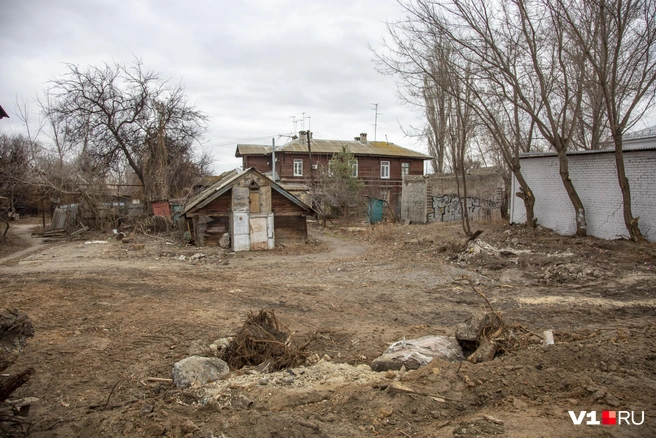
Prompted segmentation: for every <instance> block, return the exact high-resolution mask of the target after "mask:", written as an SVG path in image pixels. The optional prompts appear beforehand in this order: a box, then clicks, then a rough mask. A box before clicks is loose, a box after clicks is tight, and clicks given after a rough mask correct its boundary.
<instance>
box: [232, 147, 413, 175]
mask: <svg viewBox="0 0 656 438" xmlns="http://www.w3.org/2000/svg"><path fill="white" fill-rule="evenodd" d="M355 158H356V159H357V160H358V177H360V178H361V179H363V180H365V182H366V181H370V180H382V181H386V180H395V181H399V182H400V181H401V178H402V175H401V168H402V166H401V163H410V169H409V175H423V174H424V160H423V159H419V158H401V157H378V156H368V155H367V156H359V155H355ZM295 159H301V160H303V176H294V160H295ZM312 159H313V161H314V163H315V164H318V169H317V170H315V176H316V177H319V175H320V174H321V171H322V169H326V170H327V169H328V163H329V162H330V160H331V159H332V155H326V154H313V155H312ZM270 160H271V156H270V155H269V156H261V155H254V156H245V157H244V159H243V165H244V168H248V167H255V168H256V169H257V170H259V171H260V172H268V171H270V170H271V163H270ZM276 160H277V163H278V164H277V166H276V170H277V171H278V175H279V177H280V178H281V179H282V180H284V181H305V180H306V179H308V178H309V177H310V156H309V154H304V153H296V154H290V153H279V154H276ZM381 161H389V162H390V178H386V179H382V178H381V177H380V163H381Z"/></svg>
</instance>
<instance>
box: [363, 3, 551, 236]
mask: <svg viewBox="0 0 656 438" xmlns="http://www.w3.org/2000/svg"><path fill="white" fill-rule="evenodd" d="M403 6H404V7H405V9H406V12H407V17H406V18H405V19H404V20H403V21H399V22H396V23H393V24H388V33H389V39H390V42H389V43H388V42H387V41H385V42H384V49H383V50H380V51H378V52H376V55H377V58H378V61H379V63H380V65H381V66H382V68H381V70H382V71H384V72H387V73H392V74H395V75H397V78H398V79H399V82H400V84H401V88H403V89H405V90H406V91H407V93H409V94H410V95H412V94H413V93H415V94H417V91H416V90H421V91H422V95H423V97H424V100H425V106H426V115H427V119H428V125H429V129H428V130H427V132H428V133H429V134H431V135H430V136H427V137H428V140H429V145H430V146H431V148H430V150H431V155H433V156H434V162H436V163H437V166H438V167H437V168H438V169H440V167H439V166H440V162H441V159H443V157H444V156H443V155H442V154H443V153H444V151H449V149H452V148H453V147H454V146H455V145H454V144H453V143H451V145H450V146H448V147H447V146H446V143H447V142H446V140H447V138H451V140H454V139H456V140H457V139H458V136H457V135H456V136H448V135H447V132H448V129H449V126H451V127H455V126H456V125H454V124H450V123H449V120H452V119H451V117H452V115H451V113H450V111H451V110H452V109H455V108H457V106H456V107H453V106H452V103H453V100H454V99H456V101H457V102H458V103H459V104H464V105H465V106H468V107H470V108H471V111H473V113H474V114H475V115H476V118H477V119H479V121H478V122H477V123H483V125H484V126H485V127H486V128H487V130H488V132H489V133H490V135H491V136H492V138H493V140H494V141H495V142H496V143H497V145H498V147H499V149H500V151H501V156H502V157H503V159H504V160H505V162H506V163H507V165H508V167H509V168H510V169H511V171H512V172H513V173H514V174H515V176H516V177H517V180H518V181H519V184H520V187H521V191H520V192H519V195H520V196H521V197H522V198H523V199H524V202H525V205H526V208H527V219H528V220H527V224H528V226H529V227H534V226H535V223H536V221H535V219H534V215H533V205H534V203H535V198H534V196H533V193H532V191H531V190H530V188H529V187H528V184H527V183H526V180H525V178H524V177H523V175H522V174H521V170H520V169H521V168H520V165H519V154H520V152H528V151H529V150H530V149H531V144H532V137H533V132H534V126H535V122H534V121H533V117H532V114H531V113H530V112H527V111H526V110H525V109H524V108H523V107H522V106H520V104H521V103H522V102H521V100H520V96H519V94H518V91H517V89H516V88H519V87H520V86H523V85H524V84H523V83H521V82H520V80H521V78H523V77H524V76H519V75H520V74H521V72H520V71H519V68H520V66H521V65H523V64H522V63H521V62H520V61H521V58H520V54H521V53H520V50H519V48H518V46H517V43H516V40H513V41H512V42H513V44H508V46H509V47H508V51H507V52H506V55H505V57H504V58H503V61H504V62H505V70H504V72H502V73H499V72H498V71H497V70H496V68H495V65H494V64H490V63H489V62H488V61H487V60H486V59H485V58H486V55H485V48H484V47H483V46H481V47H475V46H476V45H477V44H479V43H480V40H481V38H480V37H477V35H476V33H475V32H473V31H471V29H470V32H469V33H463V32H462V31H461V30H460V29H461V28H456V27H455V24H452V23H450V22H449V20H448V19H447V18H450V19H453V18H454V17H456V16H457V14H453V13H450V12H449V11H448V10H447V9H446V8H445V7H444V6H442V5H441V4H437V3H435V2H430V1H416V2H408V3H405V4H403ZM452 6H453V5H452ZM456 6H457V5H456ZM482 15H484V14H482ZM461 21H462V20H461ZM456 24H462V23H456ZM464 27H465V28H469V27H468V26H464ZM483 43H484V45H486V44H487V43H486V42H485V40H484V39H483ZM470 46H471V48H470ZM465 66H467V67H466V68H465ZM506 73H508V74H511V75H512V74H514V75H516V76H515V77H516V79H517V80H516V81H515V83H514V84H513V83H511V82H509V81H508V80H505V79H504V74H506ZM455 84H458V86H457V87H455V88H454V87H453V86H452V85H455ZM514 86H515V87H514ZM529 91H530V90H529ZM522 97H523V99H524V100H525V103H528V106H529V108H531V109H533V110H534V113H533V114H534V115H535V114H539V113H540V112H541V111H542V109H543V107H542V105H541V104H540V103H539V100H540V99H539V96H538V95H537V94H535V93H532V94H531V93H529V92H528V91H526V92H525V95H524V96H522ZM463 99H464V100H463ZM469 111H470V110H469V109H467V110H464V107H463V108H461V111H460V114H461V115H465V114H468V112H469ZM467 117H468V118H470V119H471V117H470V116H469V115H468V116H467ZM471 135H472V133H468V134H467V137H471ZM461 144H462V142H461ZM442 147H443V149H442ZM464 151H465V150H464V149H462V150H461V149H458V151H455V150H454V151H452V153H451V155H452V157H450V158H451V160H452V162H453V163H456V166H454V170H456V168H457V170H458V171H460V172H462V171H464V170H465V163H464V161H465V157H463V155H462V152H464ZM454 154H455V155H454ZM448 158H449V157H447V159H448ZM454 158H455V160H456V161H453V159H454ZM445 161H446V160H445ZM458 162H461V163H460V165H457V163H458ZM434 166H435V164H434ZM461 169H462V170H461ZM462 175H465V173H462ZM463 186H465V187H466V181H463Z"/></svg>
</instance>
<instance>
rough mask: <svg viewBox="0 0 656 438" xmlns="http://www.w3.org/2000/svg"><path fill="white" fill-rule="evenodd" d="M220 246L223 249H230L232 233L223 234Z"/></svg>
mask: <svg viewBox="0 0 656 438" xmlns="http://www.w3.org/2000/svg"><path fill="white" fill-rule="evenodd" d="M219 246H220V247H221V248H223V249H229V248H230V233H223V236H221V238H220V239H219Z"/></svg>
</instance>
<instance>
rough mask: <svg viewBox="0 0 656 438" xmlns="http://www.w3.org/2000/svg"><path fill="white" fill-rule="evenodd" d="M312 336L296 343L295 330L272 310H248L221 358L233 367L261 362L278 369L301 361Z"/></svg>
mask: <svg viewBox="0 0 656 438" xmlns="http://www.w3.org/2000/svg"><path fill="white" fill-rule="evenodd" d="M312 339H313V338H311V339H310V340H308V341H307V342H305V343H304V344H303V345H298V343H297V342H296V341H295V340H294V333H293V332H291V331H290V330H289V328H288V327H287V326H286V325H284V324H283V323H281V322H280V321H278V319H277V318H276V315H275V313H274V312H273V310H260V311H259V312H258V313H253V312H249V314H248V316H247V317H246V321H245V322H244V325H243V326H242V327H241V329H240V330H239V332H238V333H237V334H236V335H234V337H233V340H232V342H230V344H229V345H228V346H227V348H226V349H225V350H224V352H223V354H222V355H221V359H223V360H224V361H226V363H227V364H228V365H229V366H230V368H231V369H233V370H239V369H241V368H243V367H248V366H264V368H268V371H278V370H282V369H286V368H290V367H294V366H298V365H300V364H302V363H303V362H304V361H305V359H306V357H307V353H306V351H305V350H306V348H307V347H308V345H309V344H310V342H311V341H312Z"/></svg>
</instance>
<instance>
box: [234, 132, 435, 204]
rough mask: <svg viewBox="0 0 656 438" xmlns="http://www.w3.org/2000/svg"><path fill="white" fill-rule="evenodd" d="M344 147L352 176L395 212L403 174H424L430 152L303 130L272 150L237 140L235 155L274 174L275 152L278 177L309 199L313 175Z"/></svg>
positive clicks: (245, 163)
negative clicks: (351, 160) (328, 137)
mask: <svg viewBox="0 0 656 438" xmlns="http://www.w3.org/2000/svg"><path fill="white" fill-rule="evenodd" d="M308 141H309V146H310V147H308ZM343 147H347V148H348V149H349V151H350V152H351V154H353V156H354V159H355V162H354V163H353V176H355V177H358V178H360V179H361V180H362V181H364V183H365V194H366V195H368V196H371V197H374V198H378V199H383V200H385V201H387V202H389V204H390V207H391V208H392V210H393V211H395V212H396V211H397V210H398V208H400V202H399V195H400V193H401V189H402V182H403V176H404V175H423V174H424V161H425V160H429V159H430V156H428V155H425V154H422V153H420V152H416V151H413V150H410V149H406V148H403V147H401V146H398V145H396V144H394V143H389V142H386V141H367V134H365V133H362V134H360V136H359V137H355V139H354V140H353V141H344V140H320V139H315V138H312V133H311V132H306V131H300V132H299V136H298V137H295V138H293V139H292V141H290V142H288V143H286V144H284V145H282V146H281V147H276V150H275V151H274V153H273V154H272V148H271V146H264V145H252V144H238V145H237V151H236V154H235V155H236V156H237V157H241V158H242V166H243V168H244V169H247V168H249V167H254V168H256V169H257V170H259V171H260V172H262V173H266V174H272V175H273V172H272V170H273V166H272V163H273V158H272V157H273V155H275V179H276V181H278V182H279V183H280V184H281V185H282V186H283V187H284V188H285V189H286V190H288V191H289V192H291V193H293V194H294V195H296V196H298V197H300V198H301V199H305V200H306V201H307V199H306V194H307V193H308V190H309V184H310V180H311V177H312V178H314V179H315V181H316V180H318V179H319V178H320V177H321V173H322V172H326V171H328V169H329V162H330V160H331V159H332V157H333V155H335V154H337V153H339V152H340V151H341V150H342V148H343ZM310 154H311V155H312V159H310ZM397 216H398V214H397Z"/></svg>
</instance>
